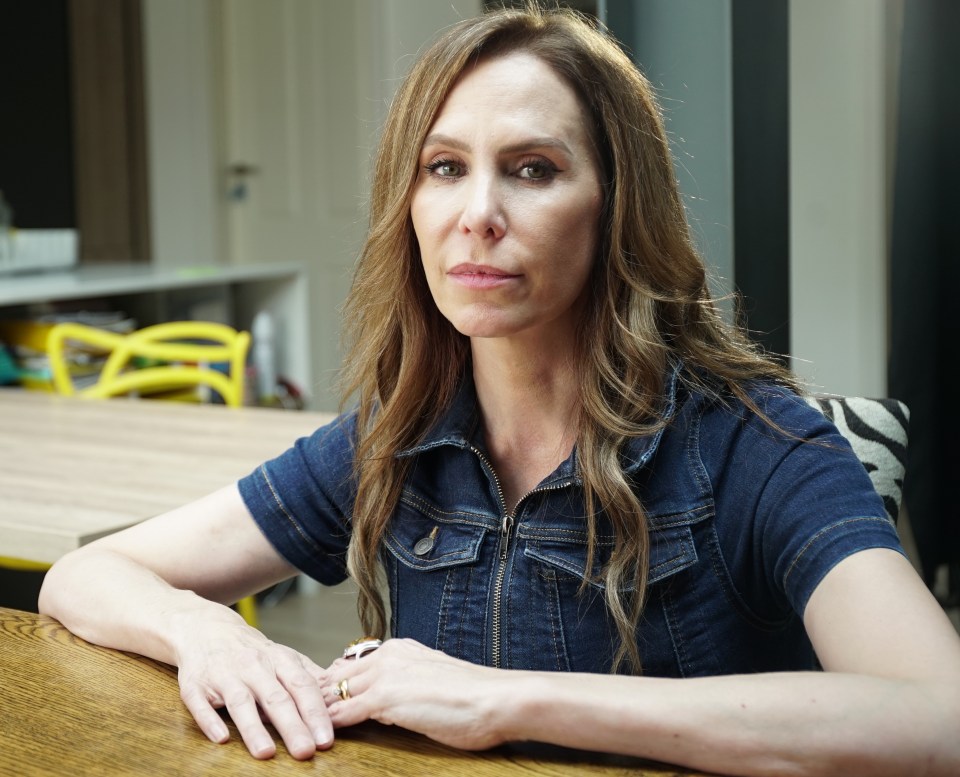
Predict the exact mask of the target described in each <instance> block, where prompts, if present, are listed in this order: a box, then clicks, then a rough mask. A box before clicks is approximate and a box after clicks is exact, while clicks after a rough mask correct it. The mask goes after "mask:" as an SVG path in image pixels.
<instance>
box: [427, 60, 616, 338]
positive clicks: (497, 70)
mask: <svg viewBox="0 0 960 777" xmlns="http://www.w3.org/2000/svg"><path fill="white" fill-rule="evenodd" d="M602 202H603V193H602V191H601V185H600V174H599V170H598V165H597V162H596V158H595V152H594V149H593V145H592V143H591V141H590V135H589V133H588V131H587V127H586V124H585V120H584V114H583V111H582V109H581V107H580V104H579V101H578V100H577V97H576V94H575V93H574V91H573V90H572V89H571V88H570V87H569V86H568V85H567V84H566V83H565V82H564V81H562V80H561V79H560V78H559V77H558V76H557V75H556V74H555V73H554V71H553V70H552V69H551V68H550V67H549V66H548V65H546V64H545V63H544V62H543V61H541V60H540V59H538V58H536V57H534V56H532V55H530V54H524V53H515V54H509V55H506V56H502V57H497V58H494V59H490V60H484V61H482V62H480V64H478V65H477V66H476V67H474V68H472V69H470V70H467V71H466V72H465V74H464V75H463V76H462V77H461V78H460V80H459V81H458V83H457V85H456V86H455V87H454V88H453V90H452V91H451V92H450V94H449V95H448V96H447V99H446V101H445V102H444V103H443V105H442V106H441V109H440V113H439V115H438V116H437V119H436V121H435V122H434V123H433V126H432V127H431V128H430V131H429V133H428V134H427V138H426V140H425V142H424V144H423V148H422V149H421V152H420V172H419V176H418V179H417V183H416V188H415V190H414V195H413V201H412V203H411V208H410V212H411V217H412V220H413V228H414V230H415V232H416V235H417V241H418V242H419V245H420V254H421V257H422V259H423V268H424V272H425V273H426V277H427V282H428V284H429V286H430V291H431V293H432V294H433V299H434V301H435V302H436V304H437V307H438V308H439V309H440V311H441V313H443V315H444V316H445V317H446V318H447V319H448V320H449V321H450V322H451V323H452V324H453V325H454V327H456V329H457V330H458V331H459V332H461V333H462V334H464V335H467V336H469V337H511V336H516V335H521V334H523V335H527V334H533V335H537V336H538V337H542V336H543V335H544V334H546V335H547V336H548V337H552V338H562V337H567V336H569V334H570V332H571V331H572V326H573V323H574V321H575V317H576V312H577V309H578V304H577V303H578V300H579V299H580V297H581V293H582V292H583V290H584V287H585V285H586V281H587V278H588V276H589V274H590V269H591V267H592V265H593V262H594V258H595V255H596V250H597V233H598V230H599V220H600V211H601V208H602Z"/></svg>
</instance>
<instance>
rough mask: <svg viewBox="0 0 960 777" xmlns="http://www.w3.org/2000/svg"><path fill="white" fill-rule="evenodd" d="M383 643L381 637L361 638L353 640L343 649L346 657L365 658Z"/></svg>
mask: <svg viewBox="0 0 960 777" xmlns="http://www.w3.org/2000/svg"><path fill="white" fill-rule="evenodd" d="M382 644H383V640H379V639H361V640H357V641H356V642H351V643H350V644H349V645H347V647H346V648H345V649H344V651H343V657H344V658H363V657H364V656H365V655H366V654H367V653H372V652H373V651H374V650H376V649H377V648H378V647H380V646H381V645H382Z"/></svg>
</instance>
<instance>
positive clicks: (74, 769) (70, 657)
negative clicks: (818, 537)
mask: <svg viewBox="0 0 960 777" xmlns="http://www.w3.org/2000/svg"><path fill="white" fill-rule="evenodd" d="M307 773H309V774H329V775H338V777H362V776H364V775H377V776H378V777H407V776H409V777H422V776H423V775H430V776H431V777H442V776H444V775H470V776H471V777H494V775H497V776H499V775H507V776H508V777H509V775H526V777H573V776H574V775H578V776H579V775H584V776H585V777H593V776H594V775H596V776H599V775H604V776H605V777H626V775H639V776H640V777H644V776H646V777H670V776H671V775H673V776H675V777H676V776H679V775H691V774H696V773H694V772H689V771H685V770H679V769H674V768H671V767H662V766H657V765H655V764H650V763H649V762H645V761H640V760H637V759H632V758H625V757H620V756H608V755H603V754H596V753H583V752H578V751H572V750H566V749H563V748H552V747H549V748H548V747H544V746H524V747H513V746H511V747H501V748H496V749H494V750H490V751H484V752H480V753H470V752H463V751H459V750H454V749H452V748H449V747H446V746H444V745H440V744H438V743H436V742H433V741H431V740H429V739H427V738H425V737H422V736H419V735H417V734H412V733H410V732H407V731H404V730H402V729H395V728H389V727H386V726H381V725H378V724H374V723H367V724H363V725H361V726H357V727H355V728H353V729H347V730H342V731H339V732H338V735H337V741H336V744H335V745H334V747H333V748H332V749H331V750H329V751H327V752H322V753H317V755H316V757H315V758H314V759H313V760H311V761H306V762H298V761H295V760H294V759H292V758H291V757H290V756H289V755H288V754H287V752H286V750H284V749H283V745H282V744H280V745H279V747H278V753H277V756H276V757H275V758H273V759H272V760H269V761H256V760H254V759H253V758H252V757H251V756H250V755H249V754H248V753H247V751H246V749H245V748H244V746H243V744H242V742H241V741H240V738H239V735H238V734H237V731H236V729H234V728H233V727H232V725H231V740H230V742H228V743H227V744H224V745H216V744H213V743H211V742H209V741H208V740H207V739H206V738H205V737H204V736H203V735H202V734H201V733H200V731H199V729H198V728H197V727H196V725H195V724H194V722H193V719H192V718H191V717H190V715H189V713H188V712H187V711H186V709H185V708H184V707H183V705H182V704H181V702H180V696H179V689H178V686H177V679H176V671H175V670H174V669H173V668H171V667H168V666H165V665H163V664H158V663H156V662H154V661H150V660H148V659H144V658H141V657H138V656H133V655H129V654H126V653H121V652H118V651H115V650H108V649H105V648H100V647H96V646H94V645H90V644H88V643H86V642H84V641H83V640H81V639H80V638H78V637H76V636H74V635H73V634H71V633H70V632H69V631H67V630H66V629H65V628H64V627H63V626H61V625H60V624H59V623H58V622H57V621H55V620H52V619H50V618H47V617H45V616H42V615H35V614H32V613H25V612H19V611H16V610H9V609H3V608H0V775H3V777H40V776H41V775H42V776H43V777H50V775H69V776H70V777H74V776H77V775H84V776H86V775H89V777H101V776H105V775H184V776H186V775H190V777H194V776H196V775H270V774H307Z"/></svg>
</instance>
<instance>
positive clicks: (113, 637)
mask: <svg viewBox="0 0 960 777" xmlns="http://www.w3.org/2000/svg"><path fill="white" fill-rule="evenodd" d="M39 605H40V612H42V613H44V614H46V615H50V616H52V617H54V618H56V619H57V620H59V621H60V622H61V623H63V624H64V625H65V626H66V627H67V628H68V629H70V631H72V632H73V633H75V634H77V635H78V636H80V637H82V638H83V639H86V640H87V641H89V642H93V643H95V644H98V645H103V646H106V647H112V648H116V649H119V650H128V651H130V652H133V653H138V654H140V655H144V656H147V657H149V658H153V659H156V660H158V661H163V662H164V663H168V664H177V663H178V661H177V656H178V649H179V645H180V644H182V641H183V640H184V639H188V638H189V635H190V626H189V624H190V623H191V622H195V621H196V619H197V618H202V619H203V620H204V621H205V622H206V623H212V622H214V621H217V620H223V621H225V622H239V621H241V620H242V619H240V617H239V616H238V615H237V614H236V613H234V612H233V611H232V610H230V609H229V608H227V607H224V606H222V605H220V604H217V603H215V602H211V601H208V600H206V599H203V598H201V597H200V596H197V595H196V594H194V593H193V592H192V591H184V590H178V589H176V588H173V587H172V586H170V585H169V584H167V583H166V582H165V581H164V580H162V579H161V578H160V577H159V576H157V575H156V574H154V573H153V572H152V571H150V570H149V569H147V568H146V567H144V566H142V565H140V564H137V563H136V562H134V561H132V560H130V559H128V558H126V557H125V556H123V555H122V554H119V553H116V552H114V551H111V550H106V549H85V550H83V551H81V552H75V553H72V554H70V555H68V556H65V557H64V558H63V559H61V560H60V561H59V562H58V563H57V564H55V565H54V566H53V568H52V569H51V570H50V571H49V572H48V573H47V576H46V578H45V580H44V584H43V588H42V589H41V591H40V600H39Z"/></svg>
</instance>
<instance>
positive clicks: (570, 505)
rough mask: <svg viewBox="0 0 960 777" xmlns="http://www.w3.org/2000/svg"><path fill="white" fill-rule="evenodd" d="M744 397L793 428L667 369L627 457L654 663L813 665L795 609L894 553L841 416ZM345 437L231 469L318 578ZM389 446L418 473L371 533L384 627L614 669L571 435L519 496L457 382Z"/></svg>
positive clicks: (328, 549)
mask: <svg viewBox="0 0 960 777" xmlns="http://www.w3.org/2000/svg"><path fill="white" fill-rule="evenodd" d="M752 397H753V398H754V399H755V401H756V402H757V403H758V404H759V406H760V407H761V408H762V409H763V411H764V412H765V413H766V414H767V416H768V417H769V418H770V419H771V420H772V421H773V422H775V423H776V424H777V425H778V426H779V427H780V428H781V429H784V430H787V431H788V432H790V435H784V434H782V433H780V432H778V431H776V430H775V429H774V428H773V427H771V425H770V424H768V423H766V422H765V421H763V420H762V419H760V418H758V417H757V416H756V415H755V414H753V413H751V412H749V411H747V410H746V408H745V407H743V406H742V405H741V404H740V403H739V402H737V401H736V400H734V399H732V398H729V397H728V398H725V399H724V400H719V399H718V398H716V397H709V396H706V395H704V394H703V393H700V392H698V391H697V390H695V389H692V388H690V387H689V386H687V385H686V384H685V383H684V381H682V380H681V379H680V378H679V376H678V373H677V372H674V373H673V375H672V377H671V380H670V381H669V385H668V393H667V415H668V417H669V419H670V422H669V424H668V425H667V426H666V427H665V429H663V430H662V431H660V432H658V433H656V434H654V435H651V436H649V437H644V438H637V439H634V440H632V441H631V442H630V443H629V444H628V445H627V446H626V447H625V450H624V451H623V452H622V466H623V468H624V471H625V473H626V475H627V477H628V478H629V480H630V482H632V483H633V484H634V487H635V488H636V490H637V494H638V495H639V497H640V500H641V503H642V504H643V505H644V508H645V510H646V512H647V519H648V525H649V537H650V562H649V574H648V578H647V599H646V607H645V609H644V612H643V615H642V618H641V620H640V622H639V624H638V626H637V629H636V639H637V645H638V648H639V651H640V656H641V660H642V664H643V671H644V673H645V674H647V675H654V676H665V677H688V676H698V675H716V674H732V673H741V672H758V671H784V670H792V669H809V668H812V667H813V666H814V663H815V660H814V656H813V652H812V649H811V646H810V643H809V641H808V639H807V637H806V634H805V632H804V628H803V624H802V614H803V610H804V607H805V606H806V603H807V600H808V598H809V596H810V594H811V593H812V592H813V590H814V589H815V588H816V586H817V584H818V583H819V582H820V580H821V579H822V578H823V576H824V575H825V574H826V573H827V572H828V571H829V570H830V569H831V568H832V567H833V566H834V565H835V564H837V563H838V562H839V561H841V560H842V559H844V558H846V557H847V556H849V555H851V554H853V553H856V552H857V551H859V550H862V549H866V548H875V547H884V548H893V549H896V550H900V544H899V541H898V538H897V534H896V531H895V529H894V527H893V526H892V525H891V523H890V521H889V520H888V519H887V517H886V514H885V512H884V508H883V504H882V502H881V500H880V498H879V497H878V496H877V494H876V492H875V491H874V489H873V487H872V485H871V483H870V480H869V478H868V477H867V475H866V472H865V471H864V469H863V466H862V465H861V464H860V462H859V461H858V460H857V459H856V458H855V456H854V455H853V453H852V451H851V450H850V447H849V445H848V444H847V443H846V441H845V440H844V439H843V437H842V436H840V435H839V433H838V432H837V431H836V429H835V428H834V427H833V425H832V424H831V423H830V422H829V421H827V420H826V419H825V418H824V417H823V416H822V415H820V414H819V413H818V412H817V411H816V410H813V409H812V408H810V407H808V406H807V405H806V404H805V403H803V402H802V401H801V400H800V399H799V398H798V397H796V396H795V395H793V394H792V393H790V392H788V391H786V390H783V389H780V388H777V387H773V386H770V385H760V386H757V387H756V388H755V390H754V391H753V392H752ZM354 433H355V418H354V416H353V415H350V414H347V415H344V416H342V417H340V418H339V419H337V420H336V421H334V422H333V423H332V424H330V425H328V426H326V427H324V428H322V429H320V430H318V431H317V432H315V433H314V434H313V435H312V436H310V437H307V438H303V439H301V440H299V441H298V442H297V443H296V445H295V446H294V447H293V448H291V449H290V450H289V451H287V452H286V453H284V454H282V455H281V456H279V457H278V458H276V459H274V460H273V461H270V462H267V463H266V464H264V465H262V466H261V467H259V468H258V469H257V470H255V471H254V472H253V473H252V474H250V475H249V476H247V477H246V478H244V479H243V480H241V481H240V491H241V494H242V496H243V498H244V501H245V503H246V505H247V507H248V509H249V510H250V512H251V514H252V515H253V517H254V519H255V520H256V521H257V523H258V525H259V526H260V528H261V530H262V531H263V533H264V534H265V535H266V537H267V538H268V539H269V541H270V542H271V543H272V544H273V545H274V546H275V548H276V549H277V551H278V552H279V553H280V554H281V555H283V556H284V557H285V558H286V559H287V560H288V561H289V562H290V563H292V564H293V565H294V566H295V567H297V568H298V569H300V570H302V571H303V572H305V573H306V574H308V575H310V576H312V577H314V578H316V579H317V580H319V581H321V582H322V583H326V584H335V583H337V582H340V581H341V580H343V579H344V578H345V577H346V565H345V559H346V548H347V544H348V541H349V536H350V520H351V509H352V504H353V497H354V489H355V483H354V480H353V477H352V466H353V459H352V440H353V436H354ZM798 438H805V439H807V440H809V441H806V442H805V441H803V440H802V439H798ZM399 455H401V456H403V457H408V458H409V459H410V460H411V461H410V463H411V469H410V474H409V477H408V479H407V482H406V484H405V487H404V489H403V493H402V495H401V497H400V502H399V504H398V506H397V509H396V512H395V513H394V515H393V517H392V519H391V521H390V524H389V526H388V529H387V533H386V537H385V540H384V548H383V560H384V566H385V569H386V573H387V581H388V584H389V590H390V606H391V633H392V635H393V636H395V637H410V638H413V639H416V640H418V641H419V642H422V643H424V644H426V645H428V646H431V647H434V648H436V649H438V650H442V651H444V652H446V653H448V654H450V655H453V656H457V657H460V658H463V659H466V660H469V661H472V662H475V663H482V664H487V665H491V666H497V667H503V668H523V669H541V670H561V671H577V672H608V671H610V669H611V665H612V660H613V656H614V654H615V652H616V648H617V645H618V639H619V638H618V636H617V631H616V628H615V625H614V622H613V619H612V618H611V616H610V613H609V611H608V609H607V606H606V603H605V599H604V590H603V583H602V582H598V579H599V576H600V572H601V570H602V568H603V565H604V563H605V561H606V560H607V559H608V558H609V556H610V553H611V551H612V549H613V543H614V536H613V531H612V528H611V526H610V525H609V523H608V522H607V521H606V520H605V519H604V517H603V515H602V513H601V515H600V516H598V531H597V537H596V543H597V544H596V550H595V553H594V559H593V566H592V568H591V569H590V570H587V569H586V558H587V537H586V531H585V524H584V518H583V512H584V510H583V499H582V490H581V481H580V479H579V476H578V470H577V460H576V450H574V452H573V453H572V454H571V456H570V457H569V458H568V459H567V460H566V461H564V462H563V463H562V464H560V466H559V467H557V469H556V470H555V471H554V472H553V473H551V474H550V475H549V476H548V477H547V478H545V479H544V480H543V481H542V482H541V483H540V484H539V485H538V486H537V487H536V488H535V489H534V490H533V491H531V492H529V493H528V494H527V495H525V496H524V497H523V498H522V499H521V500H520V502H519V504H518V505H517V506H516V508H515V510H513V511H511V510H510V507H511V506H509V505H505V504H504V500H503V497H502V494H501V491H500V488H499V484H498V482H497V477H496V473H495V472H494V470H493V467H492V466H491V465H490V462H489V460H488V458H487V456H486V454H485V451H484V443H483V435H482V432H481V426H480V423H479V416H478V410H477V403H476V397H475V395H474V391H473V387H472V383H471V382H470V381H465V383H464V385H463V387H462V389H461V391H460V393H459V394H458V396H457V398H456V400H455V401H454V403H453V405H452V407H451V408H450V409H449V411H448V412H447V413H446V415H445V416H444V417H443V418H442V420H441V421H440V422H439V423H438V424H437V425H436V427H435V428H434V429H433V430H432V431H431V432H430V433H429V434H427V435H426V436H425V438H424V439H423V440H422V441H421V442H420V443H419V444H417V445H416V446H415V447H413V448H410V449H409V450H405V451H403V452H402V453H401V454H399ZM900 552H902V550H900ZM585 576H587V577H588V579H589V583H588V584H587V586H586V588H585V590H584V589H583V585H582V584H583V580H584V577H585Z"/></svg>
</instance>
